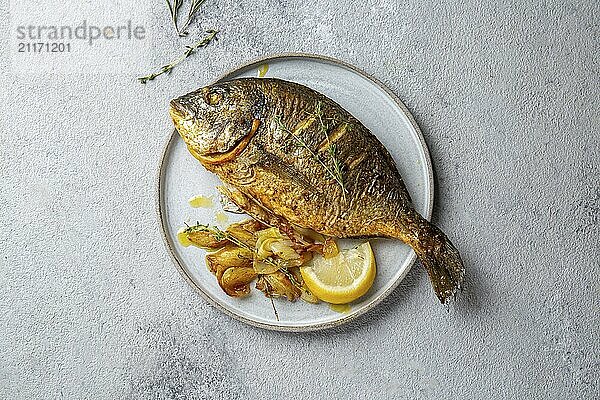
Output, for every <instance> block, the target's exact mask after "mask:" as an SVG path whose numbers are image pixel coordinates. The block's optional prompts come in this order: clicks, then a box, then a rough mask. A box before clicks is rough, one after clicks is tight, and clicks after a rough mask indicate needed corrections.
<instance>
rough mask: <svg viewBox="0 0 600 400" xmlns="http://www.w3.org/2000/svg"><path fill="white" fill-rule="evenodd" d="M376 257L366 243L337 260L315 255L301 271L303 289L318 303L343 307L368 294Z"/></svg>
mask: <svg viewBox="0 0 600 400" xmlns="http://www.w3.org/2000/svg"><path fill="white" fill-rule="evenodd" d="M375 272H376V268H375V256H374V255H373V250H372V249H371V245H370V244H369V242H367V243H363V244H361V245H360V246H358V247H355V248H353V249H349V250H343V251H341V252H340V253H338V255H337V256H335V257H331V258H324V257H322V256H320V255H316V256H315V257H314V258H313V259H312V261H311V262H310V263H308V264H307V265H305V266H303V267H301V268H300V273H301V274H302V278H303V279H304V282H305V283H306V286H308V288H309V289H310V291H311V292H313V294H314V295H315V296H317V297H318V298H319V299H321V300H323V301H326V302H328V303H332V304H346V303H350V302H351V301H353V300H356V299H358V298H359V297H360V296H362V295H363V294H365V293H367V291H368V290H369V288H370V287H371V285H373V280H374V279H375Z"/></svg>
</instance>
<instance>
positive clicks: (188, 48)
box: [137, 30, 219, 84]
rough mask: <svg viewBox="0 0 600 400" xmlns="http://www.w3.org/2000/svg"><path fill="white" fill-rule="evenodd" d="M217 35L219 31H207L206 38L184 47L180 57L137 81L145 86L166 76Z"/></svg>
mask: <svg viewBox="0 0 600 400" xmlns="http://www.w3.org/2000/svg"><path fill="white" fill-rule="evenodd" d="M217 33H219V31H217V30H208V31H206V36H205V37H204V38H203V39H202V40H200V41H198V42H196V43H194V44H193V45H191V46H186V47H185V48H186V51H185V52H184V53H183V54H182V55H181V56H179V57H178V58H176V59H175V60H173V61H171V62H170V63H169V64H167V65H164V66H162V67H161V69H160V70H158V71H157V72H153V73H151V74H149V75H146V76H142V77H139V78H137V79H138V81H140V82H141V83H144V84H145V83H147V82H148V81H151V80H153V79H154V78H156V77H157V76H160V75H162V74H165V73H166V74H168V73H170V72H171V70H172V69H173V68H175V66H176V65H177V64H179V63H181V62H182V61H183V60H185V59H186V58H188V57H189V56H191V55H192V54H194V53H195V52H197V51H198V50H199V49H201V48H203V47H206V46H208V45H209V43H210V42H212V41H213V39H215V40H216V38H217Z"/></svg>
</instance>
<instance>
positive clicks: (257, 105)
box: [250, 90, 266, 119]
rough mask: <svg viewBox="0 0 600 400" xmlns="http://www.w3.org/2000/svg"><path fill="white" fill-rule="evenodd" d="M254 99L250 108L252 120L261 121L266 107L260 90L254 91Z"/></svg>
mask: <svg viewBox="0 0 600 400" xmlns="http://www.w3.org/2000/svg"><path fill="white" fill-rule="evenodd" d="M255 99H256V100H255V101H254V104H253V105H252V106H251V107H250V113H251V114H252V116H253V117H254V118H256V119H262V118H263V114H264V110H265V105H266V100H265V95H264V94H263V92H262V91H260V90H259V91H256V95H255Z"/></svg>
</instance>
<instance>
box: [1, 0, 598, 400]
mask: <svg viewBox="0 0 600 400" xmlns="http://www.w3.org/2000/svg"><path fill="white" fill-rule="evenodd" d="M154 3H156V4H154V5H153V6H152V7H151V8H152V11H151V12H150V15H147V16H146V17H147V19H148V29H149V30H151V31H152V32H153V40H154V45H153V47H152V48H151V52H149V53H148V54H147V60H143V62H144V63H145V65H146V67H148V68H149V67H151V66H155V65H160V64H161V63H162V62H164V61H165V60H168V59H169V58H171V57H172V55H173V54H175V53H176V52H177V51H178V50H177V49H179V48H180V47H181V45H182V43H187V41H179V40H178V39H176V38H174V37H173V35H172V31H171V29H170V25H169V21H168V19H167V15H166V13H165V11H164V7H165V6H164V4H163V2H160V1H155V2H154ZM229 3H233V2H225V1H220V0H210V1H209V2H208V4H207V5H206V7H205V18H204V20H203V21H204V22H202V25H203V26H204V27H210V26H215V27H218V28H221V29H222V30H223V32H222V36H221V40H220V41H219V42H218V43H217V44H216V46H213V47H211V48H210V49H208V50H207V51H205V52H204V53H203V54H202V55H198V56H197V57H195V58H193V59H190V60H188V61H187V62H186V63H185V64H183V65H181V66H180V67H178V68H177V69H176V70H175V71H174V73H173V74H172V75H171V76H170V77H167V78H164V79H158V80H156V81H155V82H152V83H151V84H149V85H147V86H142V85H140V84H139V83H137V82H136V81H135V80H134V79H133V77H134V76H135V73H137V71H135V72H134V73H132V74H129V75H128V74H114V75H101V76H95V75H90V74H87V75H81V74H79V75H78V74H75V75H67V74H62V73H61V72H60V71H58V72H57V73H56V74H53V75H48V76H36V75H15V74H13V73H10V70H11V68H10V63H9V61H8V60H9V59H10V58H8V59H7V58H6V57H2V58H1V60H0V66H1V67H2V70H3V71H8V72H5V73H3V74H2V75H0V88H1V90H0V107H1V115H2V135H1V142H0V145H1V148H2V153H1V154H2V155H1V157H2V163H1V164H0V174H1V177H2V185H1V186H0V199H1V202H2V203H1V204H2V206H1V207H0V226H1V228H2V229H1V232H0V241H1V243H2V248H3V254H2V259H1V269H0V285H1V287H2V296H0V318H1V320H0V349H1V350H0V398H7V399H8V398H11V399H12V398H18V399H34V398H60V397H64V398H94V399H112V398H133V399H147V398H156V399H163V398H169V399H179V398H181V399H183V398H192V399H193V398H207V399H208V398H234V399H235V398H244V399H247V398H282V397H286V398H340V397H346V398H366V397H368V398H373V399H379V398H380V399H386V398H394V397H401V396H408V397H411V398H485V397H492V398H589V399H591V398H597V396H598V392H599V390H600V383H599V379H600V378H599V374H600V373H599V368H600V360H599V357H600V348H599V343H600V334H599V329H598V326H599V325H600V320H599V311H600V307H599V297H600V296H599V295H600V284H599V279H598V276H599V273H600V266H599V261H598V260H599V258H600V253H599V247H598V242H599V235H600V232H599V221H598V218H599V217H598V215H599V213H600V189H599V186H600V182H599V179H600V178H599V176H600V171H599V167H598V159H599V157H600V139H599V137H600V128H599V126H600V119H599V112H598V109H599V106H600V98H599V96H600V94H599V93H600V92H599V90H598V88H599V87H600V78H599V76H600V58H599V57H598V54H600V46H599V42H598V29H599V26H598V21H599V17H600V14H599V11H600V8H599V7H598V5H597V3H596V2H594V1H588V2H572V1H546V2H539V3H538V2H530V1H522V2H511V3H509V2H489V4H487V3H485V2H473V1H468V2H461V4H458V2H451V1H441V2H440V1H412V0H409V1H406V2H395V1H393V0H382V1H365V2H351V1H342V0H339V1H335V2H321V1H315V0H312V1H285V0H284V1H274V0H270V1H266V2H247V1H244V2H241V3H242V4H238V5H231V4H229ZM498 3H502V4H498ZM0 10H1V11H2V15H4V16H7V6H6V2H3V3H2V6H0ZM40 22H43V21H40ZM0 24H2V26H3V29H2V31H3V32H5V33H7V32H8V27H7V25H6V18H4V17H3V18H2V22H0ZM196 26H197V25H196ZM196 29H197V28H196ZM7 35H8V33H7ZM4 37H5V39H4V40H3V42H2V46H4V47H8V43H9V42H8V40H7V39H6V37H7V36H6V35H5V36H4ZM281 51H306V52H313V53H320V54H325V55H330V56H334V57H338V58H340V59H343V60H345V61H348V62H350V63H352V64H355V65H357V66H358V67H360V68H363V69H364V70H366V71H367V72H368V73H371V74H372V75H374V76H375V77H377V78H379V79H381V80H382V81H383V82H385V83H386V84H388V85H389V87H390V88H391V89H393V90H394V91H395V92H396V93H397V94H398V95H399V96H400V97H401V98H402V99H403V100H404V101H405V103H406V105H407V106H408V107H409V108H410V109H411V110H412V112H413V113H414V115H415V117H416V119H417V121H418V122H419V124H420V126H421V128H422V130H423V132H424V135H425V137H426V140H427V142H428V145H429V146H430V151H431V156H432V159H433V164H434V168H435V172H436V182H437V192H436V206H435V211H434V220H435V221H436V222H437V223H438V224H439V225H440V226H441V227H442V228H443V229H444V230H445V231H446V232H447V233H448V235H449V236H451V237H452V238H453V240H454V242H455V244H456V245H457V246H458V247H459V248H460V249H461V250H462V254H463V257H464V260H465V263H466V266H467V285H466V289H465V291H464V292H463V293H462V294H461V295H460V296H459V297H458V300H457V302H456V304H454V305H453V306H452V307H450V309H449V311H447V310H446V309H445V308H444V307H442V306H440V305H439V304H437V303H436V300H435V298H434V296H433V294H432V291H431V289H430V287H429V282H428V280H427V277H426V275H425V273H424V272H423V271H422V270H421V268H420V267H418V266H417V267H415V268H413V270H412V271H411V273H410V274H409V275H408V277H407V278H406V279H405V281H404V282H403V283H402V285H401V286H400V287H399V288H398V289H397V290H396V291H395V292H394V294H393V295H392V296H391V297H390V298H389V299H388V300H387V301H385V303H384V304H382V305H381V306H379V307H378V308H377V309H376V310H375V311H374V312H371V313H370V314H368V315H366V316H364V317H362V318H360V319H359V320H357V321H356V322H354V323H352V324H350V325H347V326H345V327H343V328H340V329H336V330H330V331H324V332H318V333H312V334H281V333H275V332H268V331H263V330H259V329H256V328H252V327H249V326H245V325H243V324H241V323H239V322H236V321H234V320H232V319H230V318H229V317H227V316H225V315H223V314H221V313H219V312H218V311H216V310H215V309H213V308H211V307H210V306H209V305H208V304H207V303H206V302H205V301H203V300H202V299H201V298H200V297H199V296H198V295H197V294H196V293H194V292H193V291H192V289H191V288H190V287H189V286H188V285H187V284H186V283H185V282H184V281H183V279H182V278H181V277H180V276H179V274H178V272H177V270H176V269H175V267H174V266H173V265H172V262H171V260H170V258H169V256H168V255H167V253H166V251H165V249H164V247H163V244H162V242H161V239H160V235H159V231H158V223H157V220H156V216H155V211H154V201H155V199H154V179H155V176H156V167H157V164H158V161H159V155H160V151H161V146H162V144H163V141H164V139H165V138H166V137H167V135H169V133H170V130H171V124H170V122H169V120H168V115H167V113H166V112H165V110H166V106H167V100H168V99H169V98H171V97H174V96H176V95H178V94H181V93H183V92H186V91H189V90H191V89H194V88H196V87H198V86H200V85H202V84H204V83H206V82H208V81H209V80H210V79H211V78H213V77H215V76H216V75H217V74H219V73H220V72H222V71H223V70H225V69H227V68H229V67H232V66H234V65H236V64H238V63H240V62H242V61H245V60H248V59H250V58H252V57H254V56H259V55H266V54H270V53H273V52H281ZM140 72H145V71H140Z"/></svg>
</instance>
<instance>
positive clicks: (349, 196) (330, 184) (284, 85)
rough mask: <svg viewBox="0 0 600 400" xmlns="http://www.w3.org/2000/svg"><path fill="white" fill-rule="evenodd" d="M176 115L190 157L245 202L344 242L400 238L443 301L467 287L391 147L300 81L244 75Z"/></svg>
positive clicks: (189, 99) (175, 106)
mask: <svg viewBox="0 0 600 400" xmlns="http://www.w3.org/2000/svg"><path fill="white" fill-rule="evenodd" d="M170 113H171V117H172V119H173V122H174V124H175V127H176V129H177V131H178V132H179V134H180V135H181V137H182V138H183V140H184V141H185V143H186V144H187V146H188V149H189V150H190V152H191V153H192V155H193V156H194V157H196V158H197V159H198V160H199V161H200V162H201V163H202V164H203V165H204V167H206V169H208V170H209V171H211V172H213V173H215V174H217V175H218V176H219V177H220V178H221V180H222V181H224V182H225V183H226V184H228V185H231V186H232V187H234V188H235V189H237V190H238V191H239V192H240V193H241V194H243V195H244V196H246V197H247V199H245V200H244V201H245V202H247V201H251V202H253V203H255V204H257V205H258V206H259V207H260V208H262V209H264V210H266V211H267V212H269V213H272V214H274V215H275V216H278V217H281V218H283V219H284V220H286V221H289V222H290V223H292V224H295V225H298V226H301V227H305V228H310V229H313V230H315V231H317V232H319V233H322V234H325V235H329V236H333V237H337V238H351V237H388V238H395V239H400V240H402V241H403V242H404V243H406V244H408V245H409V246H411V247H412V248H413V249H414V250H415V252H416V254H417V256H418V257H419V259H420V260H421V262H422V264H423V265H424V267H425V268H426V270H427V272H428V274H429V277H430V279H431V282H432V285H433V288H434V291H435V293H436V295H437V296H438V298H439V299H440V301H441V302H442V303H444V302H446V300H447V299H448V298H449V297H451V296H452V295H453V294H454V293H455V292H456V290H457V289H458V288H459V287H460V285H461V282H462V280H463V277H464V267H463V264H462V261H461V259H460V256H459V253H458V251H457V250H456V248H455V247H454V246H453V245H452V244H451V243H450V241H449V240H448V238H447V237H446V236H445V235H444V234H443V233H442V232H441V231H440V230H439V229H438V228H437V227H435V226H434V225H433V224H431V223H430V222H428V221H427V220H426V219H425V218H423V217H422V216H421V215H419V213H418V212H417V211H415V209H414V207H413V206H412V204H411V199H410V195H409V194H408V191H407V190H406V187H405V185H404V182H403V181H402V178H401V176H400V174H399V173H398V170H397V168H396V165H395V163H394V161H393V159H392V157H391V156H390V154H389V153H388V151H387V150H386V149H385V147H384V146H383V145H382V144H381V143H380V142H379V140H377V138H376V137H375V136H374V135H373V134H372V133H371V132H370V131H369V130H368V129H367V128H366V127H365V126H363V125H362V124H361V123H360V122H359V121H358V120H357V119H355V118H354V117H353V116H352V115H351V114H350V113H348V112H347V111H346V110H344V109H343V108H342V107H341V106H339V105H338V104H337V103H335V102H334V101H333V100H331V99H329V98H327V97H326V96H324V95H322V94H320V93H318V92H316V91H314V90H312V89H310V88H307V87H305V86H303V85H300V84H296V83H292V82H287V81H283V80H279V79H266V78H262V79H258V78H241V79H237V80H232V81H228V82H224V83H218V84H215V85H211V86H207V87H204V88H201V89H199V90H197V91H194V92H192V93H189V94H187V95H185V96H182V97H180V98H178V99H175V100H172V101H171V108H170ZM238 203H239V202H238ZM242 203H243V202H242ZM238 205H240V204H238ZM242 208H243V207H242ZM244 209H245V210H248V209H251V207H246V208H244ZM250 214H251V215H252V212H250Z"/></svg>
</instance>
